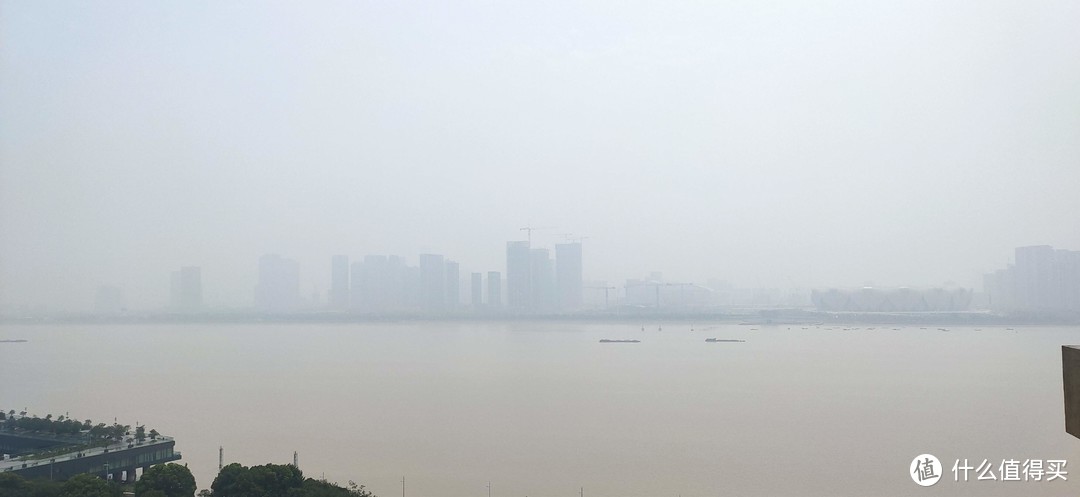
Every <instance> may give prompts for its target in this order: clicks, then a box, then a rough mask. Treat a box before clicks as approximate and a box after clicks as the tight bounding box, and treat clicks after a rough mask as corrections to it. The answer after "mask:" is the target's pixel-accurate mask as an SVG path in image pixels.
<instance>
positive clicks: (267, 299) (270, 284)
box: [255, 254, 300, 313]
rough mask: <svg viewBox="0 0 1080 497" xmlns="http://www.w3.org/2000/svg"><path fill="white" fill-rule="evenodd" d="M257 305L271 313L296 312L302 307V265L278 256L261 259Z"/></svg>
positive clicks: (267, 256)
mask: <svg viewBox="0 0 1080 497" xmlns="http://www.w3.org/2000/svg"><path fill="white" fill-rule="evenodd" d="M255 305H256V306H257V307H258V308H259V309H260V310H262V311H263V312H269V313H283V312H292V311H295V310H296V309H297V308H298V307H299V306H300V263H298V262H296V261H295V260H292V259H286V258H284V257H281V256H280V255H277V254H267V255H264V256H262V257H260V258H259V284H258V285H257V286H256V287H255Z"/></svg>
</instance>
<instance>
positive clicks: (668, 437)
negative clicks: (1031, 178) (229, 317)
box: [0, 322, 1080, 497]
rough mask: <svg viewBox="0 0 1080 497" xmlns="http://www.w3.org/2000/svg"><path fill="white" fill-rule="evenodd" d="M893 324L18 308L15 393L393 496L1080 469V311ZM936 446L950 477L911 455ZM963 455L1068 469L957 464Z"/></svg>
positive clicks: (202, 461) (768, 488) (0, 348)
mask: <svg viewBox="0 0 1080 497" xmlns="http://www.w3.org/2000/svg"><path fill="white" fill-rule="evenodd" d="M661 325H662V326H663V329H662V331H659V330H658V328H659V327H660V326H661ZM895 327H896V326H880V325H879V326H876V329H873V330H868V329H866V326H863V325H860V328H861V329H858V330H843V329H841V327H835V328H833V329H831V330H828V329H825V328H824V327H822V328H815V327H813V326H810V327H808V329H803V327H802V326H790V327H789V326H786V325H784V326H771V327H770V326H760V327H751V326H739V325H734V324H709V323H695V324H690V323H683V322H666V323H647V324H646V325H645V329H644V331H643V330H642V325H640V324H627V323H605V324H598V323H567V322H403V323H363V324H244V325H220V324H212V325H194V324H191V325H56V326H50V325H33V326H14V325H5V326H2V327H0V339H26V340H28V342H26V343H0V408H3V409H5V410H8V409H17V410H21V409H22V408H23V407H27V408H29V409H30V411H31V412H33V413H38V414H40V415H42V416H43V415H44V414H46V413H52V414H54V415H58V414H64V413H70V414H71V415H74V416H76V417H77V418H78V419H86V418H91V419H93V420H94V421H95V422H99V421H104V422H112V420H113V418H114V417H115V418H116V419H117V420H118V421H120V422H121V423H124V424H132V425H134V424H135V423H136V422H138V423H142V424H145V425H147V427H148V428H156V429H157V430H158V431H160V432H161V433H163V434H166V435H169V436H174V437H176V440H177V450H179V451H180V452H182V454H183V459H182V462H184V463H187V464H188V465H189V467H190V468H191V470H192V471H193V473H194V474H195V477H196V479H197V481H198V485H199V488H208V487H209V486H210V483H211V482H212V480H213V477H214V475H215V474H216V470H217V463H218V447H219V446H222V447H224V451H225V461H226V463H229V462H240V463H242V464H245V465H253V464H263V463H267V462H274V463H289V462H292V457H293V452H294V451H296V452H298V453H299V463H300V467H301V469H302V470H304V472H305V474H306V475H308V476H315V477H320V476H325V478H326V479H328V480H333V481H338V482H340V483H345V482H347V481H348V480H350V479H351V480H356V481H358V482H361V483H363V484H365V485H367V486H368V488H369V489H372V490H374V491H375V493H376V494H378V495H380V496H382V497H393V496H396V495H400V494H401V491H402V485H401V480H402V477H403V476H404V478H405V480H406V494H407V495H408V496H409V497H412V496H420V497H436V496H446V497H459V496H460V497H484V496H486V495H487V494H488V482H491V495H492V497H506V496H515V497H523V496H532V497H546V496H565V497H571V496H575V495H579V494H580V493H583V494H584V495H585V496H587V497H594V496H595V497H607V496H611V497H615V496H643V497H644V496H657V495H665V496H671V497H676V496H683V497H693V496H721V495H762V496H784V495H792V496H847V495H850V496H867V495H919V494H926V495H980V496H981V495H1076V494H1077V493H1078V492H1080V440H1077V439H1075V438H1073V437H1071V436H1069V435H1067V434H1066V433H1065V431H1064V418H1063V407H1062V406H1063V401H1062V380H1061V378H1062V375H1061V345H1062V344H1069V343H1080V328H1076V327H1016V329H1015V330H1007V329H1005V328H1003V327H985V328H984V329H982V330H975V329H973V328H960V327H951V328H950V329H949V331H941V330H939V329H937V327H928V328H927V329H920V328H918V327H911V326H904V327H902V329H899V330H894V329H893V328H895ZM691 328H693V331H691ZM755 328H756V329H755ZM707 337H716V338H722V339H737V340H745V342H742V343H738V342H728V343H706V342H705V338H707ZM602 338H610V339H638V340H641V342H640V343H599V340H600V339H602ZM923 453H930V454H933V455H935V456H937V458H938V459H940V460H941V462H942V464H943V466H944V467H943V468H942V472H943V473H944V474H943V475H942V478H941V480H940V481H939V482H938V484H937V485H935V486H933V487H928V488H923V487H919V486H917V485H916V484H915V483H914V482H913V480H912V478H911V477H910V476H909V474H908V472H909V466H910V465H911V462H912V459H913V458H914V457H915V456H917V455H919V454H923ZM957 459H960V460H963V459H968V461H969V462H970V463H971V465H972V466H977V465H979V464H980V463H982V461H983V460H984V459H985V460H987V462H988V464H992V465H993V468H994V471H993V473H995V476H997V477H998V478H999V480H1000V475H997V473H998V467H999V465H1000V464H1001V463H1002V461H1006V460H1018V461H1025V460H1028V459H1037V460H1052V459H1064V460H1067V461H1068V463H1067V465H1066V467H1065V470H1067V471H1069V470H1071V471H1069V473H1068V474H1067V475H1066V476H1067V478H1068V480H1067V481H1061V480H1060V479H1058V480H1056V481H1052V482H1047V481H1026V482H1025V481H1019V482H1017V481H991V480H984V481H978V480H976V474H975V473H974V472H972V474H971V475H970V476H969V480H970V481H968V482H963V481H954V475H953V472H952V471H951V469H952V466H953V463H954V462H955V461H956V460H957ZM1073 471H1075V474H1073Z"/></svg>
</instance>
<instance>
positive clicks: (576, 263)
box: [555, 243, 584, 310]
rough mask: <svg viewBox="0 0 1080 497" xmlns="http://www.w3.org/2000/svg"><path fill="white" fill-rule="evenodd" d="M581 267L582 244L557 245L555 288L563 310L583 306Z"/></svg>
mask: <svg viewBox="0 0 1080 497" xmlns="http://www.w3.org/2000/svg"><path fill="white" fill-rule="evenodd" d="M581 266H582V265H581V243H561V244H557V245H555V286H556V289H557V290H558V296H559V297H558V301H559V308H561V309H563V310H575V309H580V308H581V306H582V304H583V300H582V289H583V287H584V283H583V281H584V279H583V276H582V267H581Z"/></svg>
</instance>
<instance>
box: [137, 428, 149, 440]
mask: <svg viewBox="0 0 1080 497" xmlns="http://www.w3.org/2000/svg"><path fill="white" fill-rule="evenodd" d="M135 440H138V441H140V442H142V441H143V440H146V427H145V426H136V427H135Z"/></svg>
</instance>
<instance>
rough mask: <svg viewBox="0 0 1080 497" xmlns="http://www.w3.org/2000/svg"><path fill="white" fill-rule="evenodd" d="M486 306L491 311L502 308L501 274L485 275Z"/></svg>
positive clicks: (490, 273)
mask: <svg viewBox="0 0 1080 497" xmlns="http://www.w3.org/2000/svg"><path fill="white" fill-rule="evenodd" d="M487 306H488V307H490V308H492V309H498V308H499V307H502V274H500V273H499V272H498V271H488V274H487Z"/></svg>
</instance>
